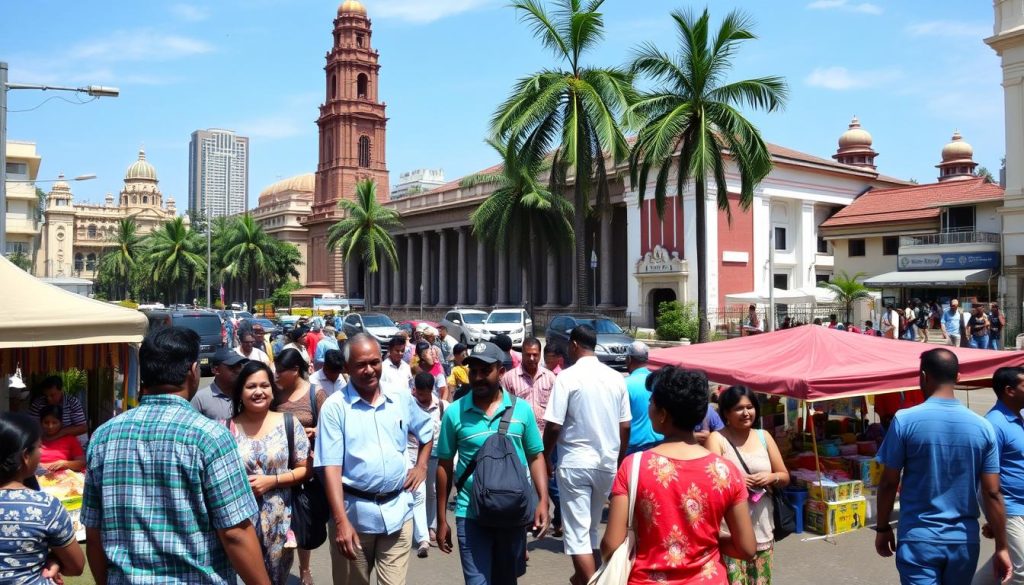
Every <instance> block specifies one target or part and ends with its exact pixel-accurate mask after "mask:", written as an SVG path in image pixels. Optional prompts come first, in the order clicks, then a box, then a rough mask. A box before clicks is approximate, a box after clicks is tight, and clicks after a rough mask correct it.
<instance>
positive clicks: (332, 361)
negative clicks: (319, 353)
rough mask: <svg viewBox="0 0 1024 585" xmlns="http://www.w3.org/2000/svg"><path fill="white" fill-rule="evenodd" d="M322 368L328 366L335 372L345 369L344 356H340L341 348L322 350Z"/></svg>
mask: <svg viewBox="0 0 1024 585" xmlns="http://www.w3.org/2000/svg"><path fill="white" fill-rule="evenodd" d="M324 368H330V369H331V370H333V371H335V372H340V371H341V370H343V369H345V358H344V357H342V355H341V350H337V349H329V350H327V351H325V352H324Z"/></svg>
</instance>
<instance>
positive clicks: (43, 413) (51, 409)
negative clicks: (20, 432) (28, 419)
mask: <svg viewBox="0 0 1024 585" xmlns="http://www.w3.org/2000/svg"><path fill="white" fill-rule="evenodd" d="M48 416H52V417H53V418H55V419H57V420H59V421H60V423H61V425H63V424H64V409H63V408H61V407H59V406H54V405H52V404H47V405H46V406H44V407H42V408H41V409H39V420H43V419H44V418H46V417H48Z"/></svg>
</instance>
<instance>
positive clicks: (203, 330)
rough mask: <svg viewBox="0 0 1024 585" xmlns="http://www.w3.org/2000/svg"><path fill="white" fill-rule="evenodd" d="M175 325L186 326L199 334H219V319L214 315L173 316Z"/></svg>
mask: <svg viewBox="0 0 1024 585" xmlns="http://www.w3.org/2000/svg"><path fill="white" fill-rule="evenodd" d="M173 322H174V324H175V325H177V326H179V327H187V328H189V329H191V330H193V331H195V332H196V333H198V334H199V335H220V326H221V325H220V319H218V318H217V316H216V315H181V316H178V317H174V318H173Z"/></svg>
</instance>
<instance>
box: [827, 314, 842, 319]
mask: <svg viewBox="0 0 1024 585" xmlns="http://www.w3.org/2000/svg"><path fill="white" fill-rule="evenodd" d="M828 320H829V321H838V320H839V317H837V316H836V314H835V313H832V314H831V315H829V316H828Z"/></svg>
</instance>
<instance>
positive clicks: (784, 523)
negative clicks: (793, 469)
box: [725, 429, 797, 541]
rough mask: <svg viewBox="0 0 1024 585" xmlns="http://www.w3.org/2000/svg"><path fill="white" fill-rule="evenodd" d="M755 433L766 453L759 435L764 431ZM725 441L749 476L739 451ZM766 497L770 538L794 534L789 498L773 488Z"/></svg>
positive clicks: (793, 520) (794, 518) (778, 538)
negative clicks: (770, 522) (769, 518)
mask: <svg viewBox="0 0 1024 585" xmlns="http://www.w3.org/2000/svg"><path fill="white" fill-rule="evenodd" d="M757 432H758V436H759V437H760V438H761V444H762V445H764V448H765V450H766V451H767V450H768V443H766V442H765V440H764V435H763V434H761V433H763V432H764V431H762V430H760V429H757ZM725 440H726V441H728V442H729V446H730V447H732V450H733V451H735V452H736V458H737V459H739V460H740V465H742V466H743V471H746V472H747V475H751V473H750V468H749V467H747V462H746V461H744V460H743V456H742V455H740V450H739V449H737V448H736V445H733V444H732V441H729V438H728V437H726V438H725ZM768 497H770V498H771V499H772V536H773V537H774V538H775V540H776V541H779V540H782V539H784V538H786V537H787V536H789V535H790V534H793V533H794V532H796V513H797V512H796V507H794V506H793V504H792V503H791V502H790V501H789V498H787V497H786V494H784V493H782V491H781V490H778V489H775V488H770V489H768Z"/></svg>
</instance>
